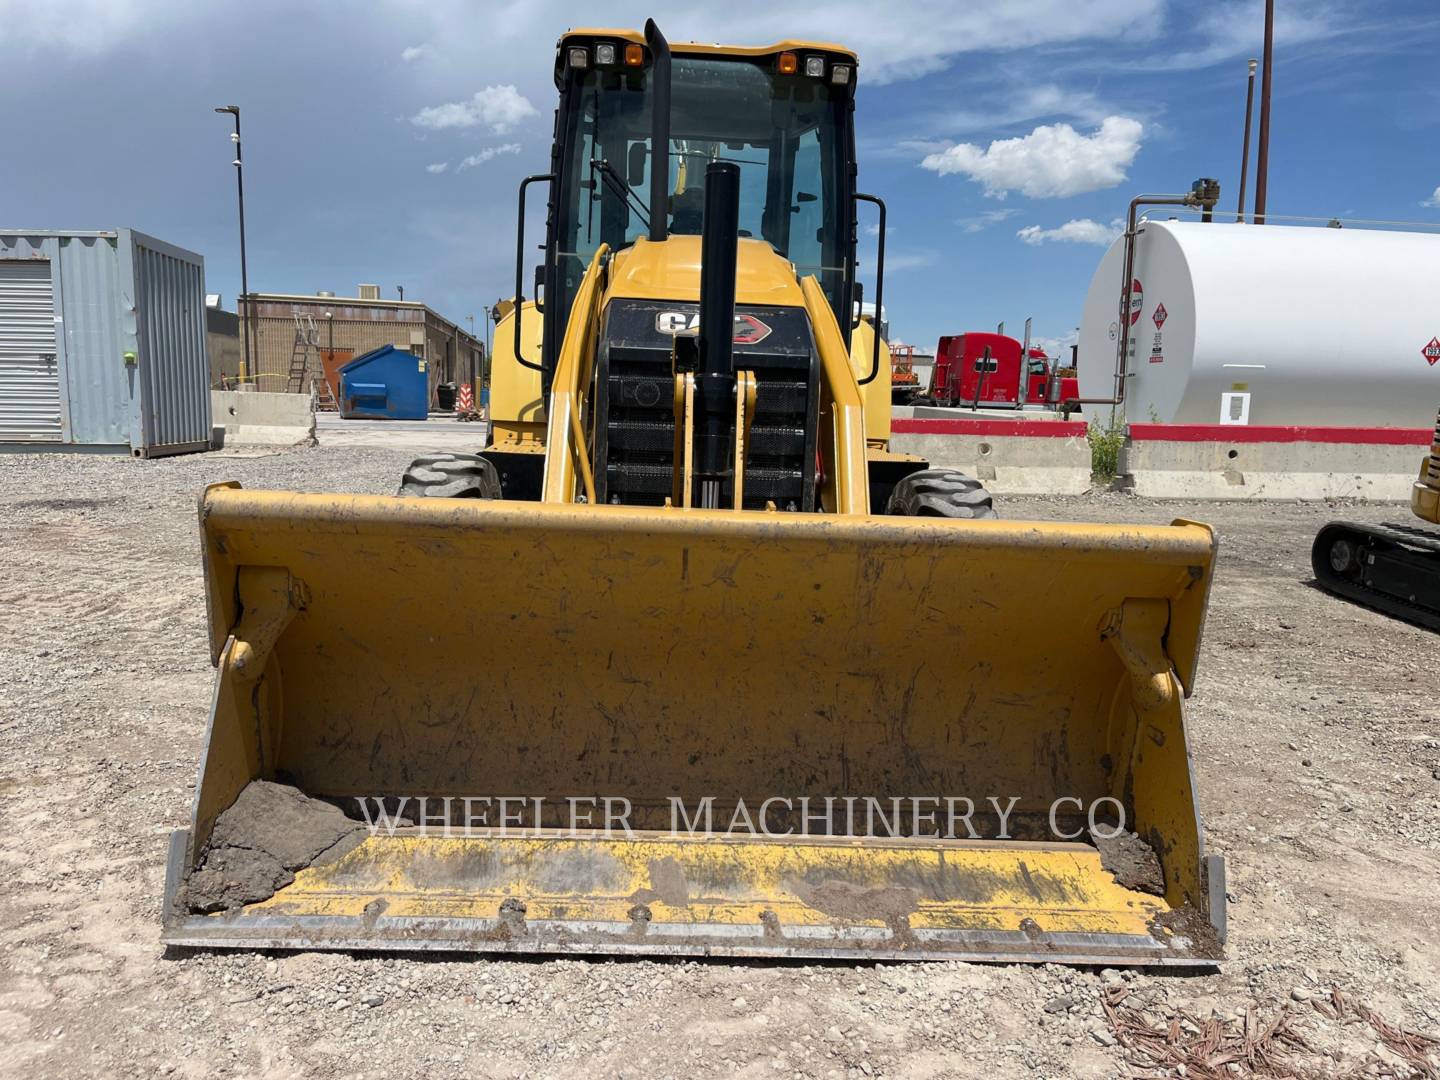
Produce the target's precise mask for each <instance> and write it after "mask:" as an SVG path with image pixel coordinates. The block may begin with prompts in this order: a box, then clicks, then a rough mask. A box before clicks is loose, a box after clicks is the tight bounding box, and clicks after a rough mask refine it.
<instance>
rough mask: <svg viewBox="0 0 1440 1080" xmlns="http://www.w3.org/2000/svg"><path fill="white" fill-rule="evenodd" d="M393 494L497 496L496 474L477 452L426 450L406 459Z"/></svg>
mask: <svg viewBox="0 0 1440 1080" xmlns="http://www.w3.org/2000/svg"><path fill="white" fill-rule="evenodd" d="M397 494H400V495H405V496H408V497H411V498H421V499H498V498H500V474H499V473H498V472H496V471H495V466H494V465H492V464H490V462H488V461H486V460H485V459H484V458H483V457H481V456H480V455H479V454H426V455H425V456H424V457H418V458H416V459H415V460H414V461H412V462H411V463H410V467H409V468H408V469H406V470H405V474H404V475H403V476H402V477H401V478H400V490H399V492H397Z"/></svg>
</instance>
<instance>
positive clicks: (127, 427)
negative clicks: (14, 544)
mask: <svg viewBox="0 0 1440 1080" xmlns="http://www.w3.org/2000/svg"><path fill="white" fill-rule="evenodd" d="M210 436H211V418H210V380H209V362H208V360H207V358H206V354H205V262H204V260H203V259H202V258H201V257H200V256H199V255H196V254H195V253H194V252H190V251H185V250H184V249H182V248H177V247H175V246H173V245H171V244H166V243H163V242H162V241H159V240H156V239H154V238H153V237H149V236H146V235H145V234H143V233H138V232H135V231H134V230H133V229H117V230H115V231H114V232H83V231H64V230H54V231H52V230H38V231H36V230H30V231H20V230H5V229H0V451H5V450H9V451H15V450H22V449H23V450H44V449H75V450H86V449H88V450H109V451H119V452H124V451H126V450H128V451H129V452H130V453H131V454H133V455H134V456H136V457H156V456H159V455H161V454H182V453H186V452H188V451H193V450H204V449H207V448H208V447H209V446H210Z"/></svg>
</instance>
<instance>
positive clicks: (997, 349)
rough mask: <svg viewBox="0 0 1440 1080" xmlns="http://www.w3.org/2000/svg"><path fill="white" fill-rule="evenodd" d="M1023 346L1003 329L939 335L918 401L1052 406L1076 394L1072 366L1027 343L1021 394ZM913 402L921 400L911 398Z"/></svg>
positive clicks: (946, 403)
mask: <svg viewBox="0 0 1440 1080" xmlns="http://www.w3.org/2000/svg"><path fill="white" fill-rule="evenodd" d="M1023 349H1024V346H1022V345H1021V343H1020V342H1019V341H1017V340H1016V339H1015V338H1013V337H1009V336H1007V335H1005V334H990V333H982V332H978V331H971V332H968V333H964V334H955V335H948V336H945V337H942V338H941V339H940V344H939V345H938V346H937V347H936V349H935V368H934V370H933V371H932V372H931V376H930V386H929V388H928V389H927V391H926V393H925V395H924V399H923V403H929V404H935V405H946V406H960V405H965V406H975V407H980V408H987V407H989V408H1012V409H1018V408H1021V407H1022V406H1025V405H1055V406H1058V405H1060V404H1061V403H1062V402H1064V401H1068V400H1070V399H1072V398H1077V397H1079V396H1080V388H1079V382H1078V380H1077V379H1076V378H1075V372H1074V369H1073V368H1069V369H1062V368H1061V367H1060V364H1059V361H1058V360H1056V359H1054V358H1052V357H1049V356H1047V355H1046V354H1045V350H1044V349H1039V348H1031V350H1030V355H1029V357H1028V358H1027V359H1026V362H1025V364H1024V393H1023V395H1022V393H1021V362H1020V357H1021V352H1022V351H1023ZM916 403H917V404H920V403H922V399H919V398H917V399H916Z"/></svg>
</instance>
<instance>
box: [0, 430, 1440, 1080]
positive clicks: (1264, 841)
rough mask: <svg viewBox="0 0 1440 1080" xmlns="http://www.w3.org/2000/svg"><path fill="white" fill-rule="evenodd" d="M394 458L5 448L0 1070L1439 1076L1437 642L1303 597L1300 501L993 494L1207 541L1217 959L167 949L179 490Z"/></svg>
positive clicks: (363, 482)
mask: <svg viewBox="0 0 1440 1080" xmlns="http://www.w3.org/2000/svg"><path fill="white" fill-rule="evenodd" d="M410 456H411V454H410V452H409V451H395V450H386V449H378V448H333V447H332V448H326V449H313V450H299V451H286V452H275V453H258V452H252V453H248V454H242V453H233V452H232V453H220V454H210V455H204V456H196V457H187V458H179V459H171V460H162V461H157V462H149V463H146V462H137V461H131V460H128V459H118V458H101V457H87V456H48V457H36V456H10V457H0V612H3V613H4V617H3V618H0V798H3V806H4V808H5V811H6V813H5V820H6V826H7V827H6V828H5V829H3V830H0V1047H3V1052H0V1074H4V1075H15V1076H22V1075H23V1076H27V1077H34V1076H46V1077H49V1076H54V1077H71V1076H78V1075H104V1076H152V1075H171V1076H192V1077H206V1076H231V1077H240V1076H246V1077H262V1076H264V1077H270V1076H274V1077H289V1076H306V1077H320V1078H336V1077H351V1076H356V1077H358V1076H367V1077H368V1076H374V1077H385V1078H386V1080H397V1078H405V1077H448V1076H457V1077H459V1076H466V1077H471V1076H504V1077H519V1076H525V1077H547V1076H597V1077H618V1076H630V1077H641V1076H673V1077H682V1076H683V1077H691V1076H699V1077H728V1076H744V1077H846V1078H848V1077H867V1076H894V1077H901V1076H903V1077H959V1076H984V1077H991V1078H1008V1077H1029V1076H1050V1077H1059V1076H1091V1077H1111V1076H1117V1075H1126V1074H1127V1073H1131V1072H1133V1073H1134V1074H1137V1075H1188V1076H1191V1077H1196V1076H1230V1075H1259V1076H1289V1075H1298V1076H1316V1077H1320V1076H1338V1075H1347V1074H1353V1075H1359V1076H1427V1077H1435V1076H1440V1052H1437V1049H1436V1044H1434V1043H1428V1042H1426V1041H1424V1040H1423V1039H1422V1038H1420V1037H1418V1036H1416V1035H1413V1034H1411V1035H1407V1032H1409V1033H1426V1032H1428V1033H1430V1034H1431V1035H1435V1034H1440V935H1437V934H1436V932H1435V927H1436V925H1437V923H1440V896H1437V885H1440V704H1437V702H1440V676H1437V669H1436V656H1437V648H1436V646H1437V638H1436V636H1435V635H1434V634H1430V633H1427V632H1425V631H1422V630H1417V629H1414V628H1412V627H1409V626H1406V625H1404V624H1401V623H1396V622H1392V621H1390V620H1388V619H1385V618H1384V617H1382V616H1379V615H1376V614H1373V613H1370V612H1367V611H1364V610H1362V609H1359V608H1356V607H1353V606H1350V605H1347V604H1345V603H1342V602H1340V601H1336V600H1334V599H1331V598H1329V597H1327V596H1325V595H1323V594H1321V593H1319V592H1317V591H1316V590H1315V589H1314V588H1312V587H1311V586H1310V585H1309V584H1308V582H1309V578H1310V575H1309V570H1308V548H1309V543H1310V539H1311V537H1312V536H1313V534H1314V532H1315V530H1316V529H1317V527H1318V526H1319V525H1320V524H1321V523H1322V522H1323V521H1325V520H1327V519H1328V518H1330V517H1333V516H1337V514H1336V511H1335V508H1333V507H1326V506H1317V505H1302V504H1273V503H1267V504H1254V505H1226V504H1180V503H1157V502H1140V501H1137V500H1134V499H1130V498H1126V497H1123V496H1118V495H1108V494H1107V495H1091V496H1085V497H1079V498H1028V499H1018V498H1012V499H1002V500H1000V510H1001V513H1002V514H1003V515H1004V516H1006V517H1012V518H1017V517H1018V518H1027V517H1028V518H1045V519H1091V520H1107V521H1120V520H1135V521H1165V520H1169V519H1171V518H1175V517H1188V518H1194V519H1197V520H1202V521H1208V522H1211V523H1212V524H1214V525H1215V526H1216V527H1217V529H1218V530H1219V533H1220V537H1221V561H1220V568H1219V573H1218V579H1217V584H1216V589H1215V592H1214V596H1213V600H1212V606H1211V613H1210V619H1209V623H1208V626H1207V635H1206V641H1205V647H1204V656H1203V658H1202V665H1201V669H1200V679H1199V687H1198V690H1197V693H1196V695H1195V697H1194V698H1193V699H1192V700H1191V702H1190V723H1191V733H1192V735H1191V737H1192V749H1193V753H1194V755H1195V759H1196V767H1197V770H1198V775H1199V786H1200V805H1201V809H1202V812H1203V813H1204V815H1205V818H1206V831H1207V840H1208V842H1209V844H1210V845H1211V846H1212V848H1213V849H1216V850H1219V851H1221V852H1223V853H1224V854H1225V855H1226V857H1227V859H1228V861H1229V870H1230V888H1231V907H1230V919H1231V942H1230V947H1229V960H1228V961H1227V962H1226V964H1225V965H1224V967H1223V970H1222V971H1220V972H1219V973H1218V974H1213V973H1212V974H1186V973H1180V974H1168V975H1151V974H1136V973H1134V972H1120V971H1113V970H1094V969H1091V970H1080V969H1075V970H1072V969H1064V968H1056V967H1020V966H1003V965H993V966H984V965H966V964H937V965H888V966H853V965H839V964H826V965H808V966H807V965H799V964H783V963H745V964H736V963H718V962H717V963H695V962H674V963H655V962H649V961H628V962H607V961H601V960H595V961H590V960H558V961H498V962H496V961H486V960H474V959H464V958H450V957H441V958H434V957H430V958H425V959H420V960H416V959H409V958H400V957H394V956H384V955H362V956H348V955H332V954H322V953H305V954H296V955H280V954H273V955H265V954H183V955H166V953H165V951H164V950H163V949H162V948H161V946H160V945H159V944H158V941H157V936H158V930H159V917H160V894H161V889H162V885H163V864H164V858H165V848H166V838H167V835H168V833H169V832H170V831H171V830H172V829H174V828H177V827H180V826H182V825H184V824H185V823H186V821H187V818H188V812H189V800H190V796H191V793H192V790H193V781H194V776H195V765H196V761H197V759H198V755H199V752H200V739H201V733H202V729H203V725H204V723H205V719H206V711H207V708H208V697H209V692H210V683H211V669H210V666H209V663H208V659H207V657H206V653H205V645H204V616H203V610H202V604H201V596H202V584H201V579H200V568H199V560H198V557H197V556H198V550H197V541H196V531H195V516H194V511H195V500H196V495H197V493H198V491H199V489H200V487H201V486H202V485H203V484H205V483H209V482H212V481H217V480H223V479H239V480H241V481H242V482H243V483H244V484H245V485H246V486H247V487H277V488H291V489H308V490H341V491H390V490H393V486H394V483H395V481H396V479H397V477H398V476H399V473H400V470H401V468H402V467H403V466H404V465H405V464H406V463H407V461H408V459H409V457H410ZM1343 514H1344V515H1345V516H1349V517H1354V518H1358V519H1360V520H1364V521H1382V520H1387V519H1388V520H1403V518H1404V511H1403V510H1402V509H1400V508H1397V507H1395V506H1374V505H1356V506H1347V507H1345V508H1344V510H1343ZM1147 1032H1148V1034H1147ZM1207 1061H1208V1064H1206V1062H1207ZM1182 1063H1183V1064H1185V1065H1186V1068H1187V1071H1186V1072H1185V1073H1183V1074H1182V1073H1177V1072H1175V1071H1174V1070H1173V1068H1172V1069H1171V1071H1169V1072H1164V1071H1162V1066H1164V1065H1166V1064H1168V1065H1170V1066H1172V1067H1173V1066H1176V1065H1179V1064H1182Z"/></svg>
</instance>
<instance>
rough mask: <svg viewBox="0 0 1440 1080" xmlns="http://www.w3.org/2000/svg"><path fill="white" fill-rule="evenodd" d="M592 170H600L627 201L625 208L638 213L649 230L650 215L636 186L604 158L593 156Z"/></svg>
mask: <svg viewBox="0 0 1440 1080" xmlns="http://www.w3.org/2000/svg"><path fill="white" fill-rule="evenodd" d="M590 172H591V173H592V174H593V173H596V172H598V173H599V174H600V176H601V178H602V179H603V180H605V181H606V183H607V186H608V187H609V188H610V190H611V191H613V192H615V194H616V195H619V196H620V198H621V199H623V200H624V201H625V208H626V209H627V210H629V211H630V212H631V213H632V214H634V215H636V216H637V217H638V218H639V219H640V220H641V222H643V223H644V225H645V228H646V229H647V230H648V229H649V228H650V215H649V214H647V213H646V212H645V201H644V200H643V199H641V198H640V195H639V193H638V192H637V191H636V190H635V189H634V188H632V187H631V186H630V185H629V184H627V183H626V182H625V178H624V177H623V176H621V175H620V173H619V172H617V171H616V169H615V166H613V165H611V164H610V162H608V161H606V160H605V159H604V158H591V159H590ZM632 200H633V201H632Z"/></svg>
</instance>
